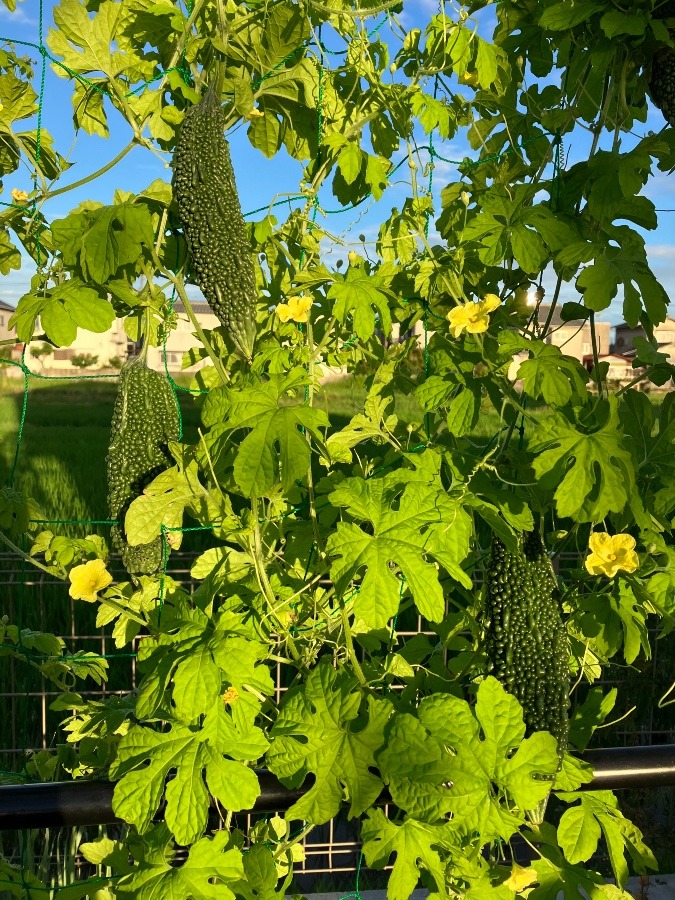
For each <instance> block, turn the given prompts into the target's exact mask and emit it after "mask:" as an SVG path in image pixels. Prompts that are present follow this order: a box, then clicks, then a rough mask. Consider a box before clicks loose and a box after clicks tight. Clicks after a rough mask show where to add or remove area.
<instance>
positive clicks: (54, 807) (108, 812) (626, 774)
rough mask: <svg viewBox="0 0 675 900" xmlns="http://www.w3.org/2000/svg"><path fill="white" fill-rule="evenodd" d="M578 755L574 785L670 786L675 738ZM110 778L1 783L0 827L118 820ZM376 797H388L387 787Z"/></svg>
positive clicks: (273, 804)
mask: <svg viewBox="0 0 675 900" xmlns="http://www.w3.org/2000/svg"><path fill="white" fill-rule="evenodd" d="M578 758H579V759H581V760H583V761H584V762H587V763H589V764H590V765H591V766H593V780H592V781H590V782H588V783H587V784H584V785H582V787H580V788H579V790H585V791H598V790H621V789H625V788H632V787H672V786H675V744H663V745H659V746H654V747H608V748H604V749H593V750H586V751H585V752H584V753H580V754H578ZM258 778H259V781H260V787H261V792H260V796H259V798H258V800H257V801H256V803H255V805H254V807H253V809H251V810H249V812H272V811H274V812H282V811H284V810H287V809H288V808H289V807H290V806H292V805H293V803H295V802H296V801H297V800H299V799H300V797H302V796H303V795H304V794H305V793H306V792H307V791H308V790H310V788H311V787H312V779H309V780H308V783H307V784H306V785H303V786H302V787H300V788H287V787H284V785H283V784H281V783H280V782H279V781H278V780H277V778H275V776H274V775H272V774H271V773H270V772H267V771H261V772H259V773H258ZM114 789H115V784H114V783H113V782H109V781H84V780H82V781H72V782H58V781H57V782H47V783H44V784H11V785H4V786H0V830H4V829H12V830H16V829H20V828H52V827H55V826H62V825H110V824H113V823H121V819H118V818H117V817H116V816H115V814H114V813H113V808H112V799H113V791H114ZM379 800H380V802H381V803H387V802H391V797H390V796H389V794H388V793H387V792H386V791H383V793H382V794H381V795H380V798H379Z"/></svg>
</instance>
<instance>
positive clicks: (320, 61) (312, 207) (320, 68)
mask: <svg viewBox="0 0 675 900" xmlns="http://www.w3.org/2000/svg"><path fill="white" fill-rule="evenodd" d="M187 9H188V13H190V14H191V13H192V4H191V3H188V4H187ZM44 12H45V10H44V2H43V0H39V4H38V27H37V42H31V41H27V40H23V39H17V38H9V37H0V42H2V43H7V44H12V45H18V46H22V47H26V48H29V49H32V50H35V51H37V53H38V54H39V57H40V68H39V75H38V78H39V95H38V108H37V120H36V129H37V131H36V150H35V164H36V165H35V171H34V174H33V195H32V197H31V198H29V199H28V200H27V202H26V203H18V202H12V203H5V202H1V201H0V204H1V205H2V206H5V207H12V208H16V209H19V210H21V211H22V212H24V213H25V212H26V211H28V213H29V215H30V218H31V221H32V227H33V228H34V230H35V241H36V247H37V253H36V263H37V268H38V270H40V269H41V268H42V267H43V266H44V263H45V257H46V254H45V251H44V248H43V247H42V244H41V241H40V233H41V231H43V230H44V229H45V228H46V227H47V226H46V224H45V220H41V215H42V212H41V205H40V203H39V200H40V188H39V182H38V164H39V162H40V160H41V155H42V133H43V112H44V105H45V89H46V80H47V79H46V76H47V66H48V64H51V65H53V66H56V67H58V68H60V69H61V70H62V71H64V72H65V73H66V74H67V75H68V76H69V77H70V78H72V79H75V80H77V81H78V82H80V83H81V84H83V85H85V86H86V88H87V89H88V90H91V91H95V92H97V93H99V94H101V95H104V96H108V95H109V90H108V89H107V88H106V86H105V85H103V84H101V83H99V82H97V81H95V80H93V79H89V78H86V77H85V76H84V75H82V74H80V73H78V72H75V71H73V70H72V69H71V68H70V67H68V66H67V65H66V64H65V63H63V62H62V61H61V60H59V59H58V58H56V57H55V56H54V55H53V54H52V53H51V52H50V51H49V49H48V47H47V46H46V45H45V43H44ZM388 20H389V17H388V15H385V16H383V17H382V18H381V20H380V21H379V22H378V23H377V24H376V25H375V27H374V28H373V29H371V30H370V31H369V32H368V37H369V38H371V37H373V36H375V35H376V34H378V33H379V32H380V31H381V30H382V29H383V28H384V26H385V25H386V24H387V22H388ZM308 52H310V53H311V55H312V56H311V58H312V60H313V62H314V64H315V65H316V67H317V74H318V96H317V116H316V129H317V147H318V148H319V149H318V152H319V153H320V152H321V148H322V146H323V144H324V109H323V85H324V78H325V77H326V75H325V73H326V70H327V60H328V57H329V56H340V55H343V54H344V53H346V51H340V50H333V49H329V48H328V46H327V45H326V43H325V41H324V40H323V37H322V34H321V29H319V31H318V33H317V35H316V36H315V37H313V38H312V39H311V40H306V41H303V42H302V43H301V44H299V45H298V46H297V47H296V48H294V49H293V50H292V51H291V52H290V53H288V54H287V55H286V56H285V57H284V58H283V59H282V60H280V61H279V62H278V63H277V64H276V65H275V66H273V67H272V68H271V69H270V70H269V71H268V72H266V73H263V74H261V75H260V76H259V77H258V78H256V79H254V80H253V82H252V87H253V88H254V89H255V88H256V87H258V86H259V85H260V84H262V83H263V82H264V81H265V80H266V79H268V78H270V77H271V76H272V75H274V74H275V73H277V72H278V71H279V70H280V69H282V68H283V67H284V66H285V65H286V64H288V63H293V61H294V60H296V59H297V58H298V57H299V56H300V55H302V54H305V53H308ZM173 71H175V72H177V73H178V74H179V75H180V76H181V77H182V78H183V79H184V81H185V82H186V84H188V85H192V84H193V80H192V76H191V72H190V69H189V66H188V64H187V62H186V55H185V48H184V49H183V52H182V54H181V58H180V61H179V63H178V64H177V65H176V66H172V67H170V68H168V69H166V70H165V71H162V72H159V73H158V74H156V75H155V76H153V77H152V78H151V79H149V80H148V81H145V82H142V83H140V84H138V85H137V86H134V87H132V88H131V89H130V90H129V91H128V92H127V95H126V96H132V95H137V94H139V93H140V92H142V91H143V90H145V89H147V88H149V87H150V86H152V85H153V84H155V83H157V82H159V81H161V80H162V79H163V78H165V77H166V76H167V75H168V74H169V73H171V72H173ZM437 91H438V78H436V79H435V80H434V92H433V95H434V98H435V97H436V95H437ZM540 140H548V141H549V142H550V146H551V148H552V149H554V151H555V152H554V154H553V181H554V183H555V184H557V185H558V186H559V183H560V174H561V168H562V162H561V160H562V149H561V148H562V142H561V138H560V136H559V135H551V134H539V135H536V136H535V137H532V138H529V139H526V140H523V141H521V142H519V143H516V144H514V145H512V146H510V147H508V148H507V149H506V150H504V151H503V152H501V153H498V154H490V155H488V154H485V155H482V156H481V157H480V158H478V159H476V160H471V159H468V158H466V157H465V158H463V159H452V158H449V157H446V156H444V155H442V154H441V153H439V152H438V150H437V149H436V147H435V145H434V140H433V133H432V134H431V135H429V137H428V143H426V144H419V145H417V144H416V153H417V155H418V156H420V157H421V156H422V154H426V158H427V159H428V163H427V172H428V177H427V182H426V187H425V193H426V194H427V196H428V197H430V198H431V197H432V196H433V190H434V170H435V162H436V161H441V162H444V163H446V164H449V165H453V166H456V167H458V168H459V169H460V171H461V170H467V169H468V168H471V167H473V166H479V165H484V164H488V163H493V162H500V161H501V160H502V159H504V158H505V157H507V156H509V155H512V154H519V153H522V151H523V150H525V149H526V148H527V146H528V145H530V144H531V143H533V142H534V141H540ZM407 162H409V156H408V155H407V154H406V155H404V156H403V157H402V158H401V159H400V160H398V161H396V162H393V163H392V165H391V168H390V170H389V172H388V175H387V179H386V181H387V185H391V183H392V178H393V176H394V174H395V173H396V172H397V171H398V170H399V169H400V168H401V167H402V166H403V165H405V164H406V163H407ZM558 195H559V194H558V193H555V194H554V196H555V197H556V199H557V197H558ZM371 198H372V192H368V193H366V194H365V195H364V196H363V197H361V199H359V200H358V201H356V202H354V203H352V204H348V205H346V206H342V207H339V208H327V207H324V206H323V205H322V204H321V203H320V201H319V197H318V195H316V194H315V195H313V196H312V197H310V198H309V200H308V196H307V194H306V193H290V194H289V195H288V196H286V197H284V198H283V199H280V200H277V201H275V202H273V203H271V204H268V205H266V206H261V207H257V208H255V209H252V210H249V211H248V212H246V213H244V215H245V217H249V218H250V217H251V216H254V215H257V214H259V213H269V212H270V210H271V209H273V208H275V207H278V206H288V208H289V210H292V209H293V204H296V203H297V204H301V205H304V207H305V210H306V213H305V214H306V216H307V217H308V221H307V228H308V230H310V231H311V230H312V229H313V228H314V227H315V225H316V221H317V216H318V214H319V212H321V213H322V214H323V215H324V216H333V215H340V214H343V213H345V212H348V211H350V210H352V209H356V208H357V207H360V206H361V205H362V204H363V203H365V202H366V201H367V200H368V199H371ZM431 217H432V211H431V209H428V210H427V212H426V215H425V225H424V234H425V238H428V236H429V230H430V225H431ZM304 262H305V258H304V251H303V255H302V257H301V259H300V266H301V267H302V266H303V265H304ZM175 299H176V298H175V292H174V293H173V294H172V296H171V297H170V300H169V309H170V311H173V308H174V304H175ZM404 302H421V304H422V308H423V312H422V326H423V336H422V339H423V370H424V376H425V377H426V376H428V374H429V365H430V363H429V331H430V318H433V317H436V318H440V317H438V316H437V315H436V314H435V313H434V312H433V310H431V309H429V306H428V304H427V302H426V301H423V300H421V298H419V297H410V298H405V300H404ZM167 339H168V334H167V332H166V330H165V335H164V339H163V343H162V359H163V367H164V371H165V374H166V376H167V378H168V380H169V383H170V384H171V387H172V390H173V393H174V398H175V401H176V405H177V408H178V410H179V414H180V404H179V392H181V391H182V392H188V393H205V392H206V391H201V390H195V389H191V388H187V387H184V386H182V385H180V384H178V383H177V382H176V380H175V379H174V378H173V376H172V374H171V372H170V370H169V363H168V356H167ZM356 343H357V338H356V336H352V337H351V338H349V339H348V340H347V341H345V342H344V343H343V347H344V348H348V347H350V346H354V345H355V344H356ZM26 354H27V346H26V345H25V344H24V346H23V348H22V352H21V357H20V359H19V360H13V359H8V360H6V361H5V362H6V363H7V364H8V365H10V366H14V367H16V368H18V369H19V370H20V372H21V376H22V378H23V391H22V397H21V405H20V413H19V423H18V430H17V437H16V446H15V449H14V454H13V460H12V463H11V466H10V471H9V477H8V484H9V485H10V486H12V485H14V482H15V479H16V474H17V467H18V464H19V459H20V453H21V447H22V443H23V439H24V430H25V425H26V422H27V419H28V416H29V394H30V383H31V379H36V380H46V381H83V380H99V379H102V378H103V379H116V378H118V377H119V375H118V374H117V373H115V374H94V375H83V374H76V375H45V374H43V373H40V372H36V371H34V370H33V369H31V367H30V366H29V365H28V362H27V357H26ZM307 396H308V392H307V391H306V394H305V400H307ZM425 433H426V443H424V444H420V445H418V446H416V447H413V448H411V449H410V450H409V451H408V452H409V453H415V452H420V451H422V450H423V449H424V448H425V447H426V446H427V444H428V442H429V440H430V423H429V414H427V415H426V417H425ZM383 468H385V467H380V468H378V469H377V470H376V471H374V472H373V473H372V474H371V477H372V476H373V475H377V474H379V473H380V472H381V471H382V470H383ZM324 505H328V504H324ZM319 508H321V507H319ZM306 511H307V501H306V500H303V501H302V502H301V503H300V504H298V505H296V506H294V507H293V508H291V509H290V510H289V511H288V512H287V513H286V514H285V515H297V514H303V513H305V512H306ZM31 523H32V524H33V525H40V526H58V525H77V526H92V527H93V526H103V527H109V526H112V525H114V524H117V523H116V522H115V521H113V520H110V519H107V518H92V519H58V518H56V519H51V518H49V519H32V520H31ZM213 524H217V523H212V525H213ZM212 525H205V526H194V527H181V528H166V527H164V526H163V527H162V544H163V554H162V567H161V573H160V587H159V592H158V609H159V615H160V616H161V611H162V606H163V603H164V600H165V594H166V580H167V577H168V565H169V556H170V540H169V538H170V533H171V532H180V533H191V532H208V531H210V530H211V529H212ZM20 549H24V548H23V547H22V548H20ZM314 552H315V547H314V546H313V545H312V548H311V550H310V555H309V557H308V560H307V571H308V570H309V567H310V565H311V559H312V554H313V553H314ZM20 559H21V567H22V569H21V575H20V580H19V590H18V595H17V603H18V625H19V645H18V650H19V651H20V652H21V653H22V654H23V655H25V656H27V657H29V658H30V657H33V658H38V657H39V658H40V659H41V660H45V659H46V658H48V657H45V656H44V655H42V654H34V653H33V652H32V651H31V650H30V649H29V648H27V647H25V646H23V645H22V643H21V633H22V629H23V626H24V623H25V620H26V612H25V603H26V593H27V592H26V589H25V587H24V582H25V580H26V579H25V572H26V566H27V562H26V559H25V557H24V556H21V557H20ZM404 589H405V583H404V579H403V578H402V579H401V585H400V593H401V597H402V595H403V592H404ZM356 590H358V589H356ZM344 599H349V597H346V598H344ZM395 628H396V619H394V621H393V623H392V630H391V635H392V638H393V635H394V632H395ZM90 657H94V658H99V659H105V660H107V659H120V658H131V659H134V658H135V657H136V654H135V653H119V652H117V653H101V654H90ZM75 658H77V657H76V656H75V655H62V656H59V657H54V659H59V660H61V661H67V660H72V659H75ZM15 774H16V773H15ZM361 864H362V858H361V857H360V856H359V858H358V866H357V872H356V885H355V891H354V893H353V894H351V895H349V896H351V897H355V898H360V896H361V895H360V893H359V876H360V870H361ZM100 881H101V879H90V880H88V881H87V882H86V884H88V885H89V884H90V885H91V886H92V887H94V886H95V885H96V884H98V883H100ZM6 883H7V884H9V882H6ZM22 884H23V887H24V889H25V891H26V892H28V893H27V895H28V896H30V895H31V894H33V893H34V892H38V893H39V892H44V891H50V892H53V893H57V892H58V888H43V887H38V886H35V885H31V884H30V883H28V882H26V881H22Z"/></svg>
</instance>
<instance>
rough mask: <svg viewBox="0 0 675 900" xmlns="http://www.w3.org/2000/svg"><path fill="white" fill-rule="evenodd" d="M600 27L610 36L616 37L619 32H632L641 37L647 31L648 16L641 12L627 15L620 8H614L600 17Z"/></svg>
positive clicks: (631, 33)
mask: <svg viewBox="0 0 675 900" xmlns="http://www.w3.org/2000/svg"><path fill="white" fill-rule="evenodd" d="M600 27H601V28H602V30H603V31H604V32H605V34H606V35H607V37H608V38H614V37H616V36H617V35H618V34H630V35H633V36H635V37H639V36H640V35H642V34H644V33H645V30H646V28H647V17H646V16H645V15H643V14H642V13H639V12H634V13H632V14H631V15H627V14H626V13H623V12H621V11H620V10H618V9H612V10H609V11H608V12H606V13H605V14H604V16H603V17H602V18H601V19H600Z"/></svg>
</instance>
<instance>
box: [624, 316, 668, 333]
mask: <svg viewBox="0 0 675 900" xmlns="http://www.w3.org/2000/svg"><path fill="white" fill-rule="evenodd" d="M664 325H665V326H666V327H668V328H675V319H674V318H673V317H672V316H666V318H665V321H664V322H661V324H660V325H655V326H654V327H655V328H663V327H664ZM616 330H617V331H644V329H643V327H642V325H635V326H633V325H628V324H627V323H626V322H621V323H620V324H619V325H617V326H616Z"/></svg>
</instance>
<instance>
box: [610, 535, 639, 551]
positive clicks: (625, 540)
mask: <svg viewBox="0 0 675 900" xmlns="http://www.w3.org/2000/svg"><path fill="white" fill-rule="evenodd" d="M612 549H613V550H614V552H615V553H618V551H619V550H635V538H634V537H633V536H632V535H630V534H615V535H614V536H613V537H612Z"/></svg>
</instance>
